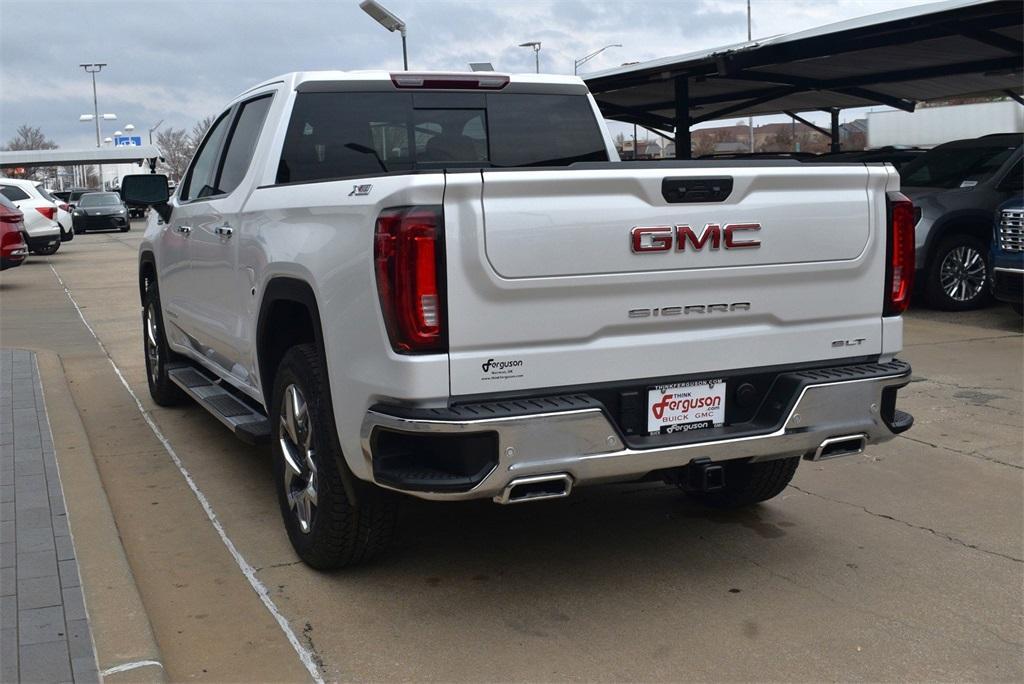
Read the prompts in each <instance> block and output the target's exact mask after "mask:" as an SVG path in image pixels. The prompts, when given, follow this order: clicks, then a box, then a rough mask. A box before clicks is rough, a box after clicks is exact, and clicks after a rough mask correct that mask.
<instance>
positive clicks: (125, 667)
mask: <svg viewBox="0 0 1024 684" xmlns="http://www.w3.org/2000/svg"><path fill="white" fill-rule="evenodd" d="M154 665H155V666H156V667H159V668H160V669H161V670H162V669H164V666H163V665H161V664H160V662H159V661H157V660H136V661H135V662H133V663H122V664H120V665H114V666H113V667H108V668H107V669H106V670H104V671H103V672H100V674H101V675H103V676H104V677H108V676H110V675H112V674H117V673H118V672H128V671H129V670H137V669H139V668H140V667H151V666H154Z"/></svg>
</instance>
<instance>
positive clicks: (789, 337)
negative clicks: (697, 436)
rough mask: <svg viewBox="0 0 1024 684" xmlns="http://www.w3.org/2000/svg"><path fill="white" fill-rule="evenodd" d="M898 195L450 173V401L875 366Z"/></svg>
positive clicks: (805, 170) (832, 175) (886, 184)
mask: <svg viewBox="0 0 1024 684" xmlns="http://www.w3.org/2000/svg"><path fill="white" fill-rule="evenodd" d="M728 182H731V184H732V190H731V192H729V193H728V196H727V197H725V198H724V199H718V198H715V199H714V200H713V201H703V200H701V201H690V202H682V201H679V198H680V195H681V194H683V195H686V193H688V196H689V197H691V198H692V197H693V195H694V194H695V193H699V192H701V191H702V189H705V190H706V189H707V188H708V187H710V186H715V187H717V188H724V187H727V183H728ZM897 183H898V180H897V179H896V178H895V174H894V172H892V171H890V170H889V169H888V168H887V167H882V166H873V167H868V166H864V165H845V166H827V167H826V166H815V167H807V166H799V165H796V166H730V167H721V166H716V167H714V168H707V167H685V166H684V167H672V166H669V165H666V166H665V167H663V168H660V167H659V168H630V166H629V165H626V164H621V165H609V166H608V167H604V168H574V169H569V170H564V169H562V170H545V171H541V170H538V171H533V170H510V171H485V172H483V173H480V174H476V173H463V174H450V175H449V176H448V179H447V186H446V192H445V224H446V239H447V260H448V284H447V287H448V319H449V320H448V325H449V349H450V360H451V391H452V394H453V395H476V394H487V393H492V392H504V391H519V390H533V389H545V388H556V387H568V386H578V385H584V384H589V383H597V382H605V381H616V380H627V379H642V378H652V379H654V378H666V377H672V376H679V375H689V374H697V373H708V374H709V376H713V375H714V373H715V372H716V371H725V370H735V369H743V368H763V367H767V366H775V365H783V364H788V363H799V362H808V361H816V360H827V359H841V358H849V357H854V356H864V355H869V354H878V353H880V351H881V349H882V339H881V335H882V316H881V312H882V296H883V292H882V288H883V280H884V273H885V247H886V245H885V242H886V240H885V230H886V207H885V191H886V190H887V189H895V188H896V186H897ZM723 194H724V193H723ZM698 199H699V200H700V199H701V198H698ZM635 229H638V230H635ZM635 233H639V236H638V235H637V234H635Z"/></svg>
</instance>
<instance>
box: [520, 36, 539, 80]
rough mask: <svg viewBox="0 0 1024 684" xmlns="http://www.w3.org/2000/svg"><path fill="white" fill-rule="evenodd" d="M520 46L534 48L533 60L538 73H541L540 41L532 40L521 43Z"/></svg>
mask: <svg viewBox="0 0 1024 684" xmlns="http://www.w3.org/2000/svg"><path fill="white" fill-rule="evenodd" d="M519 47H528V48H533V61H534V65H535V67H536V70H537V73H538V74H539V73H540V41H539V40H531V41H530V42H528V43H520V44H519Z"/></svg>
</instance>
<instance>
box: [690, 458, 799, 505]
mask: <svg viewBox="0 0 1024 684" xmlns="http://www.w3.org/2000/svg"><path fill="white" fill-rule="evenodd" d="M722 465H723V466H724V467H725V488H724V489H720V490H718V491H715V492H693V491H687V492H686V495H687V496H689V497H690V498H692V499H694V500H695V501H699V502H700V503H702V504H704V505H705V506H708V507H709V508H741V507H743V506H750V505H752V504H756V503H760V502H762V501H767V500H768V499H771V498H774V497H776V496H778V495H779V494H781V493H782V490H784V489H785V488H786V487H787V486H788V485H789V483H790V481H791V480H792V479H793V475H794V474H795V473H796V468H797V466H798V465H800V457H799V456H791V457H789V458H780V459H776V460H774V461H758V462H755V463H750V462H746V461H726V462H725V463H723V464H722ZM679 486H680V488H683V486H682V485H679ZM684 491H685V489H684Z"/></svg>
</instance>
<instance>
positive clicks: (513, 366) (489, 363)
mask: <svg viewBox="0 0 1024 684" xmlns="http://www.w3.org/2000/svg"><path fill="white" fill-rule="evenodd" d="M480 370H482V371H483V372H484V374H483V376H482V377H481V378H480V379H481V380H513V379H515V378H521V377H523V360H522V359H487V360H486V361H484V362H483V363H482V364H480Z"/></svg>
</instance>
